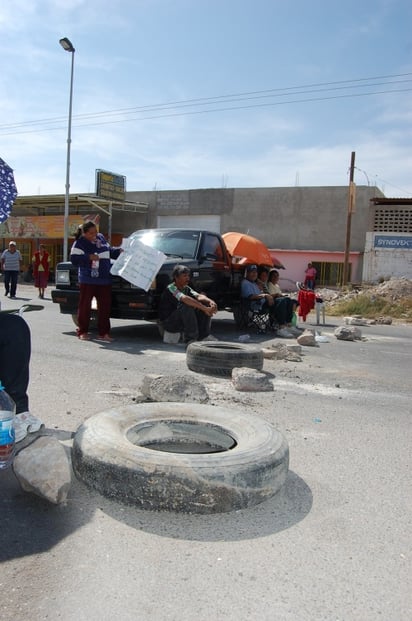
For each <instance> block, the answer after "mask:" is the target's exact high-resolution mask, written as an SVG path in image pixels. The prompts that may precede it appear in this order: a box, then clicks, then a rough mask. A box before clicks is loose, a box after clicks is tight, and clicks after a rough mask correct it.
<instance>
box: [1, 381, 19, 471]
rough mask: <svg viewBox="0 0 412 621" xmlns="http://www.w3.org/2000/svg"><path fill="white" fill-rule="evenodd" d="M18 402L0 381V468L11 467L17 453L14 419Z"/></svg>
mask: <svg viewBox="0 0 412 621" xmlns="http://www.w3.org/2000/svg"><path fill="white" fill-rule="evenodd" d="M15 414H16V404H15V403H14V401H13V399H12V398H11V397H10V395H9V394H8V393H7V392H6V391H5V390H4V386H3V385H2V383H1V382H0V470H4V469H5V468H9V467H10V466H11V464H12V463H13V459H14V453H15V435H14V426H13V419H14V416H15Z"/></svg>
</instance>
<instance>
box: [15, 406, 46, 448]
mask: <svg viewBox="0 0 412 621" xmlns="http://www.w3.org/2000/svg"><path fill="white" fill-rule="evenodd" d="M13 427H14V434H15V442H20V441H21V440H23V439H24V438H25V437H26V436H27V434H28V433H34V432H35V431H39V429H40V427H44V425H43V423H42V422H41V420H40V419H39V418H36V417H35V416H33V414H30V412H20V414H16V416H15V417H14V419H13Z"/></svg>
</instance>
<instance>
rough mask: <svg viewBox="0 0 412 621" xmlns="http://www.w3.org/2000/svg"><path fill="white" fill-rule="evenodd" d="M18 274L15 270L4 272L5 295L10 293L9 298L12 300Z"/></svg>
mask: <svg viewBox="0 0 412 621" xmlns="http://www.w3.org/2000/svg"><path fill="white" fill-rule="evenodd" d="M18 275H19V272H18V271H16V270H5V272H4V288H5V290H6V295H8V294H9V292H10V297H11V298H14V296H15V295H16V289H17V277H18Z"/></svg>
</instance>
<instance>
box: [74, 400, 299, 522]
mask: <svg viewBox="0 0 412 621" xmlns="http://www.w3.org/2000/svg"><path fill="white" fill-rule="evenodd" d="M179 425H183V426H184V428H185V429H187V428H189V429H192V432H191V433H192V436H193V437H195V436H196V434H197V433H198V432H199V435H200V436H205V435H206V437H207V435H208V434H209V433H210V436H211V438H213V442H214V443H216V442H217V443H219V440H218V439H217V440H216V438H219V435H220V436H221V437H222V439H223V442H222V450H221V452H198V453H196V452H194V451H192V450H191V452H185V451H184V450H182V451H180V448H179V447H180V445H176V446H177V447H178V450H174V451H171V450H170V447H169V448H168V449H167V450H163V449H161V448H160V449H159V448H156V449H155V450H153V446H155V444H154V443H155V442H156V439H157V440H158V444H161V443H162V441H163V440H164V439H165V438H166V440H167V441H169V440H170V438H173V435H174V430H178V428H179ZM169 427H172V431H170V432H169ZM173 427H174V429H173ZM193 437H192V439H193ZM139 438H140V440H139ZM148 438H150V441H149V440H148ZM224 438H228V439H229V443H226V440H225V439H224ZM151 447H152V448H151ZM72 462H73V468H74V472H75V473H76V475H77V477H79V478H80V479H81V480H82V481H84V483H85V484H86V485H87V486H89V487H91V488H93V489H95V490H97V491H98V492H99V493H101V494H103V495H104V496H107V497H109V498H114V499H116V500H118V501H120V502H123V503H126V504H132V505H136V506H137V507H138V508H140V509H149V510H155V511H158V510H163V511H176V512H188V513H202V514H206V513H221V512H226V511H232V510H238V509H244V508H246V507H251V506H254V505H256V504H258V503H260V502H262V501H264V500H266V499H268V498H270V497H272V496H273V495H274V494H276V493H277V492H278V491H279V489H280V488H281V487H282V485H283V484H284V482H285V480H286V476H287V472H288V467H289V448H288V444H287V441H286V439H285V438H284V436H283V435H282V434H281V433H280V432H279V431H277V430H276V429H275V428H274V427H273V426H272V425H270V424H269V423H267V422H266V421H264V420H263V419H260V418H258V417H255V416H250V415H246V414H242V413H239V411H238V410H234V409H232V410H230V409H226V408H218V407H214V406H210V405H199V404H192V403H179V404H177V403H141V404H135V405H130V406H126V407H124V408H119V409H116V410H115V409H112V410H109V411H106V412H102V413H100V414H96V415H95V416H92V417H91V418H89V419H88V420H86V421H85V422H84V423H83V425H81V427H80V428H79V429H78V431H77V432H76V434H75V437H74V441H73V449H72Z"/></svg>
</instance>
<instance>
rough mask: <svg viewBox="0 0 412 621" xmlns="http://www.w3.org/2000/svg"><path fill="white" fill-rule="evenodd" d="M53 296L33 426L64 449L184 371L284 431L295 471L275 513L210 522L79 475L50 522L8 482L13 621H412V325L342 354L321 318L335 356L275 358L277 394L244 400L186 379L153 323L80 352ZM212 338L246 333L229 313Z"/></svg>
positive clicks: (322, 352) (4, 550)
mask: <svg viewBox="0 0 412 621" xmlns="http://www.w3.org/2000/svg"><path fill="white" fill-rule="evenodd" d="M17 295H18V298H19V299H17V300H15V301H13V300H9V299H8V298H4V297H3V298H2V299H1V302H2V307H3V308H14V307H18V306H19V305H20V304H22V303H24V302H25V301H28V300H30V299H33V301H34V302H39V300H37V299H36V291H35V289H34V288H33V287H32V286H30V285H21V286H19V289H18V294H17ZM46 298H48V299H45V300H44V302H42V303H44V307H45V308H44V310H42V311H40V312H32V313H27V314H26V320H27V322H28V323H29V325H30V327H31V331H32V347H33V354H32V364H31V383H30V391H29V392H30V399H31V410H32V412H33V413H34V414H35V415H36V416H38V417H40V418H41V419H42V421H43V422H44V424H45V426H46V428H47V429H49V430H50V433H53V434H54V435H55V436H56V437H58V438H59V439H60V440H61V441H62V443H63V445H64V446H65V447H66V448H67V451H69V450H70V444H71V439H70V438H71V434H72V432H74V431H76V429H77V428H78V426H79V425H80V424H81V423H82V422H83V421H84V420H85V419H86V418H87V417H89V416H91V415H92V414H95V413H97V412H99V411H103V410H105V409H107V408H108V407H113V406H116V405H123V404H126V403H133V402H134V399H136V397H137V396H138V395H139V388H140V386H141V382H142V378H143V377H144V375H145V374H147V373H163V374H180V373H188V374H189V375H196V377H197V378H198V379H201V380H202V381H204V382H205V385H206V387H207V390H208V393H209V397H210V403H212V404H216V405H219V406H220V407H226V408H228V409H229V408H230V409H231V410H232V409H237V410H238V411H241V412H246V413H249V414H250V416H258V417H262V418H264V419H265V420H267V421H270V422H271V423H273V424H274V425H275V426H276V427H277V428H278V429H279V430H280V431H282V432H283V433H284V434H285V436H286V438H287V440H288V442H289V447H290V457H291V460H290V472H289V475H288V479H287V482H286V484H285V486H284V488H283V489H282V491H281V492H280V493H279V494H278V495H277V496H276V497H274V498H272V499H271V500H269V501H267V502H264V503H262V504H260V505H259V506H257V507H254V508H251V509H246V510H242V511H236V512H232V513H226V514H219V515H212V516H193V515H184V514H173V513H167V512H163V513H162V512H146V511H140V510H137V509H136V508H134V507H130V506H126V505H121V504H118V503H116V502H112V501H110V500H108V499H105V498H103V497H101V496H100V495H99V494H97V493H95V492H92V491H90V490H88V489H87V488H86V487H85V486H84V485H83V484H82V483H81V482H79V481H77V480H76V479H75V478H74V477H73V483H72V487H71V491H70V494H69V498H68V501H67V503H66V504H65V505H60V506H52V505H49V504H48V503H47V502H45V501H42V500H41V499H39V498H37V497H35V496H33V495H30V494H27V493H24V492H22V491H21V489H20V487H19V484H18V482H17V481H16V479H15V477H14V475H13V472H12V471H10V470H9V471H2V472H0V489H1V495H0V497H1V499H0V508H1V512H0V516H1V517H0V520H1V521H0V560H1V561H2V563H1V567H0V585H1V606H0V619H1V620H4V621H28V620H30V621H37V620H43V619H48V620H51V621H55V620H57V619H58V620H63V621H72V620H73V621H83V620H84V621H86V620H87V621H106V620H107V621H108V620H112V619H118V620H119V621H129V620H134V621H136V620H138V621H140V620H142V621H146V620H149V619H150V620H156V621H157V620H159V621H163V620H171V621H193V620H194V619H196V620H198V621H209V620H215V619H225V620H226V621H232V620H233V621H234V620H237V621H246V620H259V621H265V620H271V621H272V620H275V619H276V620H280V621H283V620H285V621H289V620H293V621H295V620H296V621H312V620H313V621H321V620H325V621H332V620H333V621H352V620H353V621H355V620H356V621H376V619H382V620H383V621H410V619H411V618H412V596H411V589H410V577H411V575H412V572H411V518H410V516H411V513H410V509H411V472H410V463H411V451H410V446H411V420H410V419H411V409H412V406H411V403H412V400H411V369H412V364H411V363H412V347H411V345H412V326H407V325H401V324H398V325H391V326H382V325H378V326H368V327H362V328H361V330H362V334H363V337H364V339H363V340H362V341H356V342H344V341H337V340H336V338H335V337H334V336H333V330H334V328H335V327H336V326H337V325H342V323H343V322H342V320H341V319H337V318H333V319H332V318H327V324H326V325H325V326H320V327H318V329H320V330H321V332H322V335H326V336H329V339H330V340H329V342H328V343H322V344H320V346H319V347H317V348H305V349H304V356H303V359H302V361H301V362H286V361H268V360H265V365H264V370H265V371H267V372H269V373H272V374H273V375H274V379H273V383H274V388H275V389H274V392H266V393H240V392H236V391H235V390H234V389H233V387H232V386H231V383H230V380H228V379H222V378H213V377H210V376H203V375H199V374H193V373H192V372H190V371H188V370H187V367H186V361H185V352H184V349H183V348H182V347H181V346H179V345H177V346H174V345H165V344H163V343H162V342H161V340H160V337H159V335H158V333H157V329H156V327H155V326H153V325H150V324H145V323H137V324H133V323H132V322H126V321H113V336H114V337H115V339H116V340H115V342H114V343H113V344H110V345H107V344H102V343H98V342H97V341H90V342H80V341H79V340H78V339H77V338H76V337H75V332H74V325H73V324H72V322H71V319H70V317H67V316H63V315H60V314H59V312H58V308H57V307H56V306H55V305H53V304H52V302H51V300H50V290H48V292H47V295H46ZM313 322H314V315H310V316H309V318H308V322H307V323H308V325H309V326H310V327H314V323H313ZM213 333H214V334H215V335H216V336H217V337H218V338H219V339H224V340H231V341H235V340H237V339H238V337H239V335H240V333H239V332H238V331H236V329H235V327H234V324H233V322H232V320H231V317H230V315H228V314H225V313H219V315H218V319H216V320H214V322H213ZM266 340H270V338H269V337H267V338H265V337H257V336H254V337H252V339H251V341H253V342H265V341H266ZM278 341H280V340H278ZM282 342H283V341H282Z"/></svg>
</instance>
